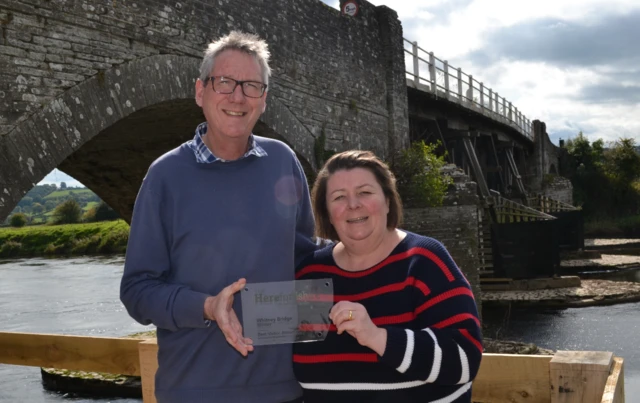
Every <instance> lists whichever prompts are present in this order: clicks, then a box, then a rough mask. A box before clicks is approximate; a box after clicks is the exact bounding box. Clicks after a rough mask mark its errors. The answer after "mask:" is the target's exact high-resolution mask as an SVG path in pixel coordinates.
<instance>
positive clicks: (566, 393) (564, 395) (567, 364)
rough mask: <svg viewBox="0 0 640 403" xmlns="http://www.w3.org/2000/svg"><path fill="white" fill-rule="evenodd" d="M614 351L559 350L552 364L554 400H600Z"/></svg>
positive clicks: (588, 402) (570, 402)
mask: <svg viewBox="0 0 640 403" xmlns="http://www.w3.org/2000/svg"><path fill="white" fill-rule="evenodd" d="M612 365H613V353H611V352H604V351H558V352H556V354H555V355H554V356H553V359H552V360H551V362H550V363H549V370H550V373H551V375H550V379H551V403H600V402H601V400H602V392H603V390H604V387H605V384H606V383H607V378H608V376H609V373H610V371H611V366H612Z"/></svg>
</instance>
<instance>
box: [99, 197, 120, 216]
mask: <svg viewBox="0 0 640 403" xmlns="http://www.w3.org/2000/svg"><path fill="white" fill-rule="evenodd" d="M119 218H120V214H118V213H117V212H116V211H115V210H114V209H112V208H111V207H110V206H109V205H108V204H107V203H105V202H104V201H101V202H100V204H98V207H96V214H95V220H96V221H113V220H117V219H119Z"/></svg>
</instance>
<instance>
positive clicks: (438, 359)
mask: <svg viewBox="0 0 640 403" xmlns="http://www.w3.org/2000/svg"><path fill="white" fill-rule="evenodd" d="M422 331H424V332H427V333H428V334H429V336H431V338H432V339H433V365H432V366H431V373H430V374H429V377H428V378H427V380H426V382H427V383H434V382H435V381H436V379H438V375H440V365H441V364H442V349H441V348H440V345H439V344H438V339H437V338H436V335H435V334H434V333H433V332H432V331H431V329H429V328H426V329H422Z"/></svg>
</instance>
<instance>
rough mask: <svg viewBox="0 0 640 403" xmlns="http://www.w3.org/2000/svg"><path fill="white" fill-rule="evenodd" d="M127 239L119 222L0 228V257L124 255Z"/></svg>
mask: <svg viewBox="0 0 640 403" xmlns="http://www.w3.org/2000/svg"><path fill="white" fill-rule="evenodd" d="M128 239H129V225H128V224H127V223H126V222H124V221H122V220H118V221H103V222H97V223H87V224H68V225H40V226H32V227H23V228H0V258H6V257H31V256H69V255H87V254H110V253H124V252H125V251H126V249H127V240H128Z"/></svg>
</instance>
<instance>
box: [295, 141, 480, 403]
mask: <svg viewBox="0 0 640 403" xmlns="http://www.w3.org/2000/svg"><path fill="white" fill-rule="evenodd" d="M312 199H313V208H314V213H315V217H316V224H317V232H318V236H319V237H322V238H329V239H333V240H336V241H339V242H337V243H335V244H332V245H330V246H328V247H326V248H324V249H321V250H319V251H317V252H315V253H314V254H313V255H311V256H309V257H308V258H306V259H305V260H304V261H303V262H302V263H301V265H300V266H299V267H298V268H297V269H296V278H297V279H299V280H303V279H320V278H332V279H333V287H334V302H335V305H334V306H333V308H332V309H331V312H330V314H329V317H330V319H331V321H332V322H333V324H332V325H331V329H330V332H329V335H328V336H327V338H326V339H325V340H324V341H322V342H315V343H298V344H294V359H293V361H294V370H295V373H296V377H297V378H298V381H299V382H300V384H301V385H302V387H303V389H304V401H305V403H317V402H323V403H324V402H331V403H340V402H349V403H354V402H393V403H407V402H421V403H422V402H441V403H444V402H447V403H450V402H456V403H459V402H470V401H471V381H472V379H473V378H474V377H475V375H476V373H477V372H478V367H479V366H480V360H481V357H482V344H481V341H482V336H481V332H480V322H479V320H478V313H477V308H476V304H475V301H474V299H473V294H472V293H471V289H470V287H469V283H468V282H467V280H466V279H465V277H464V275H463V274H462V273H461V272H460V270H459V269H458V267H457V266H456V264H455V263H454V261H453V260H452V258H451V256H450V255H449V253H448V252H447V250H446V249H445V248H444V246H443V245H442V244H441V243H439V242H438V241H436V240H434V239H432V238H428V237H424V236H421V235H417V234H413V233H410V232H407V231H402V230H399V229H398V228H397V227H398V226H399V225H400V223H401V220H402V205H401V201H400V197H399V196H398V192H397V190H396V186H395V179H394V177H393V174H392V173H391V172H390V170H389V168H388V167H387V166H386V165H385V164H384V163H383V162H382V161H380V160H379V159H378V158H377V157H376V156H375V155H373V154H372V153H371V152H368V151H346V152H343V153H340V154H336V155H334V156H333V157H331V159H329V161H327V163H326V164H325V166H324V167H323V168H322V170H321V171H320V173H319V174H318V178H317V179H316V182H315V185H314V188H313V193H312Z"/></svg>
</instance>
